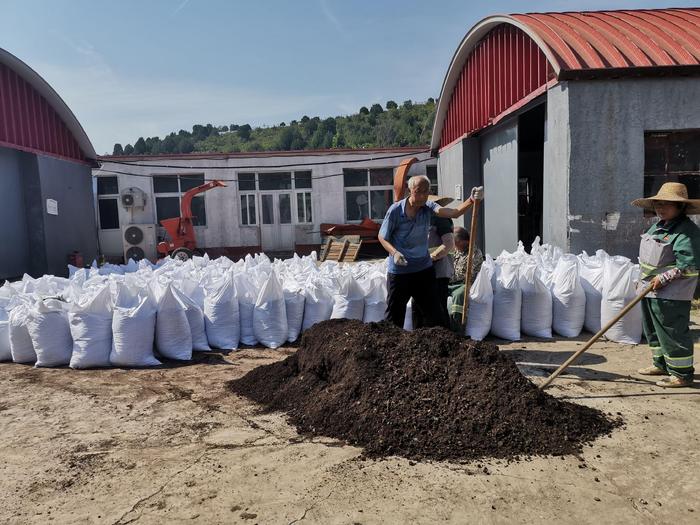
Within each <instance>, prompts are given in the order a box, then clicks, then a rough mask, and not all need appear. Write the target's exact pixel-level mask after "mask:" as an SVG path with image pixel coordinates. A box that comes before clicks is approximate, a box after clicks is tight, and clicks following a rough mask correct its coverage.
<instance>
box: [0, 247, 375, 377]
mask: <svg viewBox="0 0 700 525" xmlns="http://www.w3.org/2000/svg"><path fill="white" fill-rule="evenodd" d="M70 274H71V275H70V278H68V279H65V278H61V277H55V276H50V275H45V276H43V277H41V278H39V279H33V278H31V277H29V276H25V277H24V278H23V279H22V280H21V281H17V282H14V283H5V285H3V286H2V287H1V288H0V361H10V360H11V361H14V362H17V363H34V364H35V365H36V366H48V367H55V366H64V365H69V366H71V367H72V368H95V367H107V366H123V367H144V366H155V365H159V364H160V361H159V360H158V358H157V355H160V356H162V357H164V358H168V359H177V360H189V359H191V358H192V352H193V351H207V350H211V349H212V348H219V349H236V348H238V346H239V344H245V345H256V344H262V345H264V346H266V347H268V348H277V347H279V346H280V345H282V344H284V343H285V342H286V341H290V342H291V341H295V340H296V339H297V338H298V337H299V334H300V333H301V332H302V331H303V330H306V329H307V328H309V327H310V326H312V325H313V324H315V323H317V322H319V321H323V320H326V319H331V318H351V319H358V320H363V321H365V322H372V321H381V320H383V319H384V315H385V311H386V264H385V263H384V262H381V263H364V262H362V263H358V264H355V265H343V266H341V265H339V264H338V263H334V262H325V263H323V264H321V265H320V266H319V265H317V264H316V255H315V253H314V254H312V255H311V256H308V257H301V258H300V257H298V256H296V255H295V256H294V257H293V258H292V259H288V260H285V261H280V260H275V261H274V262H273V261H270V260H269V259H268V258H267V257H266V256H265V255H262V254H261V255H256V256H255V257H251V256H246V258H245V259H242V260H240V261H238V262H236V263H234V262H232V261H231V260H230V259H227V258H226V257H221V258H218V259H215V260H210V259H209V258H208V257H207V256H205V257H195V258H193V259H192V260H190V261H187V262H185V263H183V262H180V261H175V260H173V259H165V260H162V261H160V262H159V264H158V265H152V264H151V263H149V262H147V261H140V262H139V263H138V264H137V263H135V262H134V261H129V264H126V265H105V266H103V267H101V268H97V267H93V268H89V269H77V268H70ZM154 349H155V352H154ZM156 352H157V353H156Z"/></svg>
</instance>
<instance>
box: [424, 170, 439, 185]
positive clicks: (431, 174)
mask: <svg viewBox="0 0 700 525" xmlns="http://www.w3.org/2000/svg"><path fill="white" fill-rule="evenodd" d="M425 174H426V175H427V176H428V178H429V179H430V184H431V185H437V166H426V167H425Z"/></svg>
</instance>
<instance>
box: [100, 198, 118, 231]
mask: <svg viewBox="0 0 700 525" xmlns="http://www.w3.org/2000/svg"><path fill="white" fill-rule="evenodd" d="M117 203H118V201H117V199H98V201H97V207H98V209H99V214H100V228H102V229H103V230H116V229H118V228H119V209H118V207H117Z"/></svg>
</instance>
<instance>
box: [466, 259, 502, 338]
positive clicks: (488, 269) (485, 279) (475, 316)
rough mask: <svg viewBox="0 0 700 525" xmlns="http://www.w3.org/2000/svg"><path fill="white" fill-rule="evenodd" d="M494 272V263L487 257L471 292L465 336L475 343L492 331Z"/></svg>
mask: <svg viewBox="0 0 700 525" xmlns="http://www.w3.org/2000/svg"><path fill="white" fill-rule="evenodd" d="M494 271H495V266H494V261H493V259H492V258H491V257H489V256H488V255H487V256H486V258H485V259H484V263H483V264H482V265H481V270H479V273H478V274H477V276H476V279H474V282H473V283H472V286H471V289H470V290H469V310H468V315H467V326H466V327H465V334H466V335H468V336H469V337H471V338H472V339H473V340H474V341H481V340H483V339H484V338H485V337H486V336H487V335H488V334H489V332H490V331H491V320H492V318H493V287H492V286H491V278H492V275H493V273H494Z"/></svg>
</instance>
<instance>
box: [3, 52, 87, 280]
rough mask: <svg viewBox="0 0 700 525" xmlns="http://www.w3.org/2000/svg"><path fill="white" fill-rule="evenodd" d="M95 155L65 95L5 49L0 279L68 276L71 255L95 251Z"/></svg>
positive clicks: (85, 254)
mask: <svg viewBox="0 0 700 525" xmlns="http://www.w3.org/2000/svg"><path fill="white" fill-rule="evenodd" d="M95 157H96V154H95V150H94V149H93V147H92V145H91V144H90V140H89V139H88V137H87V135H86V134H85V131H84V130H83V128H82V127H81V125H80V123H79V122H78V120H77V119H76V118H75V115H73V113H72V112H71V110H70V109H69V108H68V106H66V104H65V102H63V100H61V97H59V96H58V94H57V93H56V92H55V91H54V90H53V89H52V88H51V86H49V84H47V83H46V81H45V80H44V79H43V78H41V77H40V76H39V75H38V74H37V73H36V72H35V71H34V70H33V69H31V68H30V67H29V66H28V65H27V64H25V63H24V62H22V61H21V60H19V59H18V58H17V57H15V56H13V55H12V54H10V53H8V52H7V51H5V50H3V49H0V242H1V243H2V246H3V256H2V257H0V280H1V279H10V278H14V277H19V276H21V275H22V274H24V273H29V274H31V275H33V276H39V275H42V274H44V273H52V274H56V275H65V274H66V264H67V262H68V261H69V256H70V255H71V254H73V253H74V252H79V253H80V254H82V255H83V257H84V258H86V259H88V260H90V259H91V258H92V257H95V256H96V255H97V251H98V250H97V225H96V223H95V220H94V211H93V210H94V208H93V189H92V167H93V166H94V165H96V164H95V161H94V159H95Z"/></svg>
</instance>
